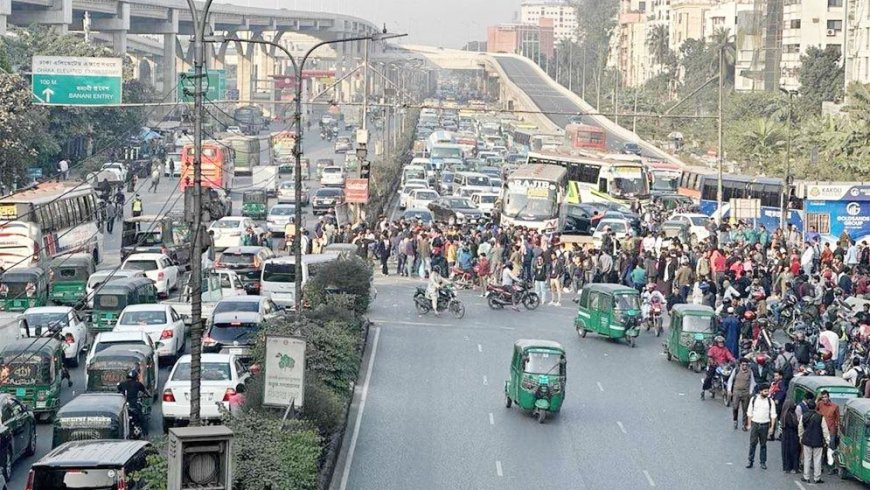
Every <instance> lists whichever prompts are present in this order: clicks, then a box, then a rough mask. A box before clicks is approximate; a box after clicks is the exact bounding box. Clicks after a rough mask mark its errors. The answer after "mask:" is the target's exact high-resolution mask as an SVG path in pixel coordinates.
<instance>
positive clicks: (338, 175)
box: [320, 166, 344, 187]
mask: <svg viewBox="0 0 870 490" xmlns="http://www.w3.org/2000/svg"><path fill="white" fill-rule="evenodd" d="M320 185H322V186H332V187H342V186H344V168H342V167H339V166H332V167H323V173H322V174H321V175H320Z"/></svg>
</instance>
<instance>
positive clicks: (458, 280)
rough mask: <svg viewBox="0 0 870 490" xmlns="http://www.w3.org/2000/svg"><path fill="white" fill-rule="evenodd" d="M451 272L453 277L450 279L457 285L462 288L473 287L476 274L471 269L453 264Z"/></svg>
mask: <svg viewBox="0 0 870 490" xmlns="http://www.w3.org/2000/svg"><path fill="white" fill-rule="evenodd" d="M451 272H452V274H453V277H452V278H451V279H450V280H451V281H453V283H454V284H456V286H457V287H459V288H462V289H471V288H473V287H474V284H475V279H476V278H477V276H476V275H475V274H474V270H473V269H471V270H463V269H462V268H460V267H459V266H454V267H453V270H452V271H451Z"/></svg>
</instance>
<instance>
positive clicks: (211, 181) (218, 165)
mask: <svg viewBox="0 0 870 490" xmlns="http://www.w3.org/2000/svg"><path fill="white" fill-rule="evenodd" d="M193 160H194V151H193V145H184V150H183V151H182V153H181V179H180V186H181V190H182V191H183V190H184V189H186V188H188V187H190V186H192V185H193ZM234 172H235V155H234V152H233V149H232V148H230V147H229V146H227V145H226V143H222V142H219V141H214V140H208V141H203V142H202V186H203V187H210V188H214V189H218V188H221V189H232V187H233V179H234Z"/></svg>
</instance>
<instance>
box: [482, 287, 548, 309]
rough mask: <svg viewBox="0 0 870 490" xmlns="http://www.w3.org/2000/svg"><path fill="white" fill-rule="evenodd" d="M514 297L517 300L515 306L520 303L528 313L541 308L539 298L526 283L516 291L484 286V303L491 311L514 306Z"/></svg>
mask: <svg viewBox="0 0 870 490" xmlns="http://www.w3.org/2000/svg"><path fill="white" fill-rule="evenodd" d="M515 297H516V299H517V301H516V304H519V303H522V305H523V307H525V309H527V310H529V311H531V310H534V309H535V308H537V307H538V306H541V298H540V297H538V295H537V294H536V293H534V292H532V290H531V287H530V286H529V284H528V283H521V284H520V285H519V286H518V287H517V288H516V290H511V289H510V288H503V287H501V286H493V285H491V284H488V285H487V286H486V302H487V303H488V304H489V307H490V308H492V309H493V310H500V309H502V308H504V307H505V306H513V305H514V304H515V303H514V298H515Z"/></svg>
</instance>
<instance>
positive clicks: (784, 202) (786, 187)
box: [779, 87, 797, 232]
mask: <svg viewBox="0 0 870 490" xmlns="http://www.w3.org/2000/svg"><path fill="white" fill-rule="evenodd" d="M779 90H780V91H781V92H782V93H784V94H786V95H788V127H787V128H786V140H785V182H783V183H782V197H781V198H780V206H781V207H782V214H780V217H779V229H780V230H782V231H783V232H785V225H786V223H788V203H789V199H788V196H789V193H790V189H791V127H792V111H793V109H794V105H793V99H794V96H795V94H796V93H797V91H796V90H792V89H785V88H782V87H780V89H779Z"/></svg>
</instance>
